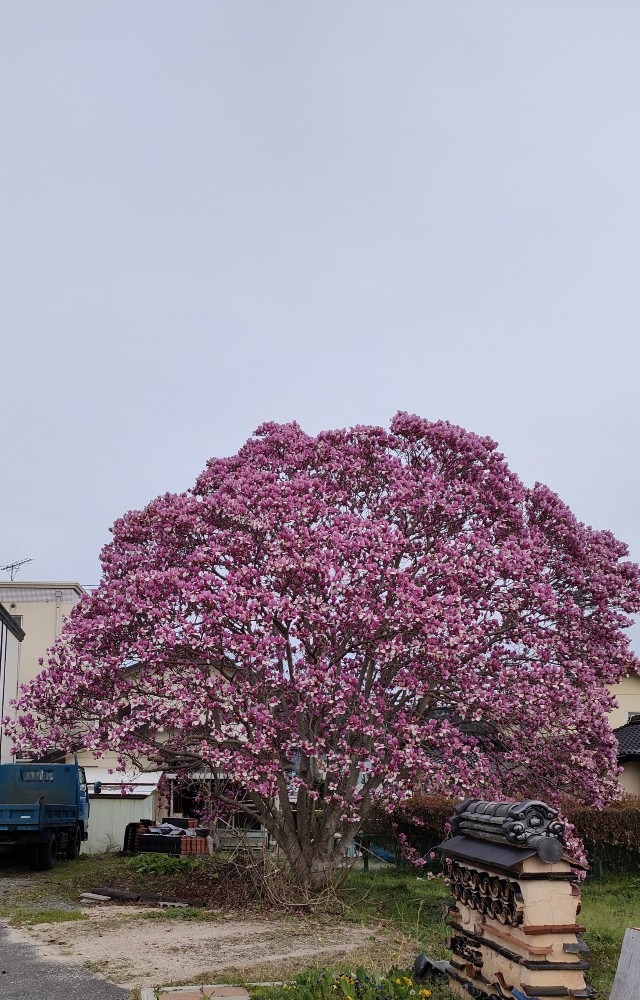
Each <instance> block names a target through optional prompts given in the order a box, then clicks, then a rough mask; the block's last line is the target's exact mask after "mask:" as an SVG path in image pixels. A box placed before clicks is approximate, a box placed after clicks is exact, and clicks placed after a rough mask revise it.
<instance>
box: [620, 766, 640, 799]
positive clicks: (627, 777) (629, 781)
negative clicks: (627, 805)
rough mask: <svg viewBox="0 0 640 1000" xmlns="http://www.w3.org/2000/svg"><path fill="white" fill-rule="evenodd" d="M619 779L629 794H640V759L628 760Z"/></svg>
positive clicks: (623, 788)
mask: <svg viewBox="0 0 640 1000" xmlns="http://www.w3.org/2000/svg"><path fill="white" fill-rule="evenodd" d="M618 781H619V782H620V785H621V787H622V790H623V792H626V794H627V795H640V760H628V761H627V762H626V763H625V764H623V770H622V774H621V775H620V777H619V778H618Z"/></svg>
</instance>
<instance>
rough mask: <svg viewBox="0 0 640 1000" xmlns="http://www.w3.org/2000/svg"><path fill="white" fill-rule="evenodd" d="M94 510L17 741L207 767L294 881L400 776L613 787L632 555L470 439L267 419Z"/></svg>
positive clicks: (511, 788) (432, 430)
mask: <svg viewBox="0 0 640 1000" xmlns="http://www.w3.org/2000/svg"><path fill="white" fill-rule="evenodd" d="M112 530H113V540H112V542H111V543H110V544H109V545H107V546H106V547H105V549H104V550H103V552H102V554H101V560H102V568H103V575H102V580H101V583H100V585H99V587H98V588H97V589H96V590H95V591H94V592H93V593H91V594H90V595H88V596H87V597H85V598H83V599H82V601H81V602H80V604H79V605H78V606H77V607H76V608H74V610H73V612H72V614H71V617H70V619H69V621H68V622H67V624H66V626H65V628H64V631H63V634H62V635H61V637H60V639H59V640H58V641H57V642H56V644H55V646H54V647H53V648H52V650H51V651H50V654H49V658H48V663H47V665H46V669H44V670H43V672H42V673H41V674H40V675H39V677H38V678H37V679H36V680H35V681H34V682H33V683H32V684H31V685H30V686H29V687H28V688H27V689H25V690H24V691H23V694H22V698H21V701H20V713H21V715H22V728H21V729H19V730H17V737H18V739H19V742H20V744H21V745H22V746H23V747H24V746H28V747H30V748H31V749H35V751H36V752H42V751H43V750H44V749H45V748H46V747H50V746H51V745H52V744H53V745H55V746H60V747H65V748H69V747H71V746H73V745H84V746H86V747H89V748H93V749H96V750H104V749H115V750H118V751H119V752H122V753H124V754H128V755H131V756H133V757H134V758H135V757H139V758H143V757H146V758H150V759H153V760H157V761H159V762H160V763H161V764H162V765H163V766H167V767H171V768H177V769H178V770H182V769H184V770H187V771H188V770H190V771H197V772H203V771H205V772H207V773H211V774H212V775H214V776H215V777H216V778H217V779H218V781H219V784H218V786H217V787H218V790H219V794H220V797H221V799H222V800H223V801H224V799H225V797H227V798H228V799H229V801H231V798H233V795H232V793H231V792H230V791H229V789H231V788H232V787H233V788H236V789H238V788H239V789H242V790H243V796H242V798H243V802H242V808H243V809H244V810H245V811H246V812H249V813H250V814H251V815H252V816H254V817H255V818H259V819H260V821H261V822H262V823H264V824H265V825H266V827H267V828H268V829H269V830H270V832H271V833H272V835H273V836H274V838H275V839H276V841H277V842H278V843H279V844H280V846H281V847H282V849H283V850H284V851H285V852H286V854H287V856H288V858H289V859H290V861H291V864H292V866H293V867H294V869H295V871H296V872H297V875H298V877H299V879H300V880H301V881H303V882H307V883H308V882H310V881H313V879H314V878H320V877H322V875H323V873H325V874H326V872H328V871H329V872H330V871H331V869H332V868H333V866H334V865H335V863H336V861H337V859H338V858H339V857H340V855H341V853H342V852H343V851H344V850H345V849H346V846H347V845H348V843H349V842H350V841H351V840H352V838H353V836H354V835H355V833H356V831H357V829H358V827H359V825H360V823H361V820H362V818H363V816H365V815H366V814H367V812H368V811H369V809H370V808H371V807H372V804H374V803H376V802H382V803H384V804H386V805H388V806H389V807H391V806H393V805H394V804H397V803H398V802H400V801H401V800H402V799H403V798H404V797H406V796H408V795H409V794H410V793H411V792H412V790H414V789H415V788H418V787H419V788H423V789H428V790H429V791H442V792H446V793H449V794H453V795H466V794H478V795H480V796H481V797H491V796H496V797H504V796H524V797H531V796H536V795H538V796H541V797H546V798H548V799H551V800H552V801H555V800H556V799H557V797H558V796H559V795H560V794H562V793H565V792H569V793H571V794H572V795H577V796H580V797H582V798H583V799H584V800H585V801H588V802H592V803H596V804H597V803H602V802H604V801H605V800H606V799H607V798H609V797H611V796H612V795H613V794H614V793H615V790H616V778H615V767H616V753H615V739H614V737H613V735H612V733H611V732H610V729H609V726H608V723H607V719H606V713H607V712H608V711H609V710H610V708H611V698H610V696H609V694H608V693H607V690H606V687H607V685H612V684H614V683H616V682H617V681H618V680H619V679H620V677H621V675H622V674H623V673H625V672H627V671H630V670H631V671H635V670H636V669H637V668H638V666H639V664H638V661H637V660H636V658H635V656H634V655H633V653H632V651H631V649H630V646H629V641H628V638H627V636H626V635H625V629H626V628H628V626H629V625H630V624H631V621H632V618H631V616H632V615H633V614H634V613H635V612H637V611H638V609H639V608H640V573H639V569H638V567H637V566H636V565H635V564H634V563H632V562H630V561H629V560H628V558H627V548H626V546H625V545H624V544H622V543H621V542H620V541H618V540H617V539H616V538H615V537H614V536H613V535H612V534H611V533H610V532H608V531H596V530H594V529H592V528H589V527H586V526H585V525H584V524H581V523H580V522H578V520H577V519H576V518H575V516H574V515H573V514H572V512H571V511H570V510H569V509H568V507H567V506H566V505H565V504H564V503H562V501H561V500H560V499H559V498H558V497H557V496H556V495H555V494H554V493H553V492H552V491H551V490H550V489H548V488H547V487H546V486H542V485H540V484H536V485H535V486H534V487H533V488H527V487H526V486H524V485H523V484H522V482H520V480H519V479H518V477H517V476H516V475H515V474H514V473H513V472H512V471H510V469H509V468H508V466H507V464H506V462H505V459H504V457H503V456H502V455H501V454H500V453H499V452H498V451H497V448H496V445H495V443H494V442H493V441H491V440H490V439H488V438H486V437H478V436H477V435H475V434H471V433H469V432H467V431H465V430H463V429H461V428H459V427H455V426H452V425H450V424H448V423H444V422H429V421H427V420H424V419H422V418H419V417H417V416H411V415H409V414H406V413H399V414H397V415H396V417H395V418H394V419H393V421H392V423H391V427H390V429H389V430H388V431H387V430H385V429H382V428H380V427H368V426H359V427H354V428H353V429H350V430H334V431H327V432H324V433H321V434H319V435H318V436H317V437H312V436H309V435H307V434H305V433H304V432H303V431H302V430H301V428H300V427H299V426H298V425H297V424H295V423H292V424H286V425H277V424H273V423H267V424H264V425H263V426H262V427H260V428H259V429H258V430H257V431H256V433H255V435H254V436H253V437H252V438H251V439H250V440H249V441H247V443H246V444H245V445H244V446H243V447H242V448H241V449H240V451H239V452H238V454H237V455H234V456H233V457H230V458H223V459H212V460H211V461H210V462H209V463H208V465H207V467H206V469H205V471H204V472H203V473H202V474H201V475H200V477H199V478H198V480H197V481H196V484H195V486H194V487H193V489H191V490H189V491H187V492H185V493H181V494H175V495H174V494H167V495H165V496H161V497H158V498H157V499H156V500H154V501H153V502H152V503H150V504H149V505H148V506H147V507H145V508H144V509H143V510H140V511H132V512H129V513H128V514H126V515H125V516H123V517H122V518H121V519H120V520H118V521H117V522H116V524H115V525H114V527H113V529H112ZM292 788H293V795H292V794H291V791H292ZM225 789H226V791H225ZM287 791H289V794H287ZM336 834H340V835H341V840H340V841H338V838H337V837H336Z"/></svg>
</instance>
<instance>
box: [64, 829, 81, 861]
mask: <svg viewBox="0 0 640 1000" xmlns="http://www.w3.org/2000/svg"><path fill="white" fill-rule="evenodd" d="M81 844H82V830H81V829H80V827H79V826H77V827H76V828H75V830H74V831H73V833H72V834H71V836H70V837H69V846H68V847H67V859H68V860H69V861H75V859H76V858H79V857H80V845H81Z"/></svg>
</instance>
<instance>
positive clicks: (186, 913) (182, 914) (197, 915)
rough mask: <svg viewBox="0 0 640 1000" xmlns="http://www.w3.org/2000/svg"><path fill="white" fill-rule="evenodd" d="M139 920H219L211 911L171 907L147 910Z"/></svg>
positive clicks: (140, 915)
mask: <svg viewBox="0 0 640 1000" xmlns="http://www.w3.org/2000/svg"><path fill="white" fill-rule="evenodd" d="M138 919H139V920H205V921H206V920H218V919H219V918H218V916H217V914H215V913H211V911H210V910H201V909H199V908H198V907H197V906H175V907H174V906H171V907H163V908H162V909H161V910H145V912H144V913H139V914H138Z"/></svg>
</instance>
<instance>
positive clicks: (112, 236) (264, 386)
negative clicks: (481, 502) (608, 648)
mask: <svg viewBox="0 0 640 1000" xmlns="http://www.w3.org/2000/svg"><path fill="white" fill-rule="evenodd" d="M639 50H640V5H638V4H636V3H633V2H631V0H628V2H616V0H599V2H589V0H576V2H562V0H548V2H544V0H534V2H530V3H529V2H526V0H518V2H517V3H514V2H513V0H502V2H499V0H496V2H489V0H469V2H462V0H461V2H456V0H442V2H435V0H418V2H410V0H387V2H384V3H381V2H376V0H362V2H359V0H336V2H331V0H317V2H312V0H308V2H300V0H288V2H278V0H260V2H259V0H253V2H250V0H232V2H221V0H206V2H197V0H174V2H161V0H154V2H153V3H151V2H147V3H144V2H142V0H137V2H136V0H127V2H124V0H121V2H109V0H99V2H98V0H77V2H65V0H55V2H51V0H42V2H30V0H19V2H18V0H13V2H11V0H5V3H4V4H3V5H2V6H1V7H0V136H1V138H0V150H1V152H0V233H1V236H0V242H1V254H2V260H1V262H0V289H1V292H0V308H1V312H2V319H1V323H2V326H1V329H2V347H3V350H2V390H3V407H2V411H3V435H2V460H3V461H2V469H3V473H4V475H3V487H2V490H1V492H0V513H1V519H0V565H2V564H3V563H5V562H8V561H10V560H14V559H20V558H23V557H27V556H30V557H32V558H33V559H34V562H33V563H32V565H31V566H29V567H26V568H25V570H23V572H22V573H21V576H20V578H21V579H27V578H31V579H74V580H79V581H80V582H82V583H95V582H96V581H97V579H98V575H99V569H98V553H99V550H100V548H101V546H102V544H103V543H104V542H105V541H106V540H107V539H108V537H109V536H108V531H107V529H108V527H109V526H110V524H111V523H112V522H113V520H114V519H115V518H116V517H117V516H119V515H120V514H121V513H123V512H124V511H125V510H128V509H130V508H133V507H140V506H142V505H143V504H145V503H146V502H147V501H148V500H150V499H151V498H152V497H154V496H156V495H157V494H159V493H163V492H165V491H167V490H171V491H175V490H182V489H185V488H187V487H189V486H190V485H191V484H192V483H193V481H194V478H195V476H196V475H197V473H198V472H199V471H200V470H201V469H202V468H203V466H204V464H205V461H206V460H207V458H209V457H210V456H212V455H226V454H231V453H233V452H235V451H236V450H237V448H238V447H239V446H240V445H241V444H242V442H243V441H244V440H245V439H246V438H247V437H248V436H249V435H250V434H251V432H252V431H253V430H254V428H255V427H256V426H257V425H258V424H259V423H261V422H262V421H264V420H268V419H274V420H279V421H286V420H291V419H296V420H298V421H299V422H300V423H301V424H302V426H303V427H304V428H305V429H306V430H307V431H309V432H317V431H318V430H321V429H323V428H328V427H336V426H344V425H348V424H353V423H382V424H388V421H389V419H390V417H391V416H392V415H393V413H394V412H395V411H396V410H398V409H406V410H409V411H412V412H417V413H420V414H422V415H423V416H426V417H429V418H431V419H437V418H446V419H448V420H451V421H454V422H456V423H460V424H462V425H463V426H465V427H468V428H469V429H471V430H474V431H477V432H479V433H483V434H490V435H491V436H492V437H494V438H495V439H496V440H497V441H498V442H499V444H500V446H501V449H502V450H503V451H504V452H505V453H506V455H507V457H508V459H509V462H510V464H511V466H512V467H513V468H514V469H515V470H516V471H517V472H518V473H519V474H520V475H521V476H522V478H523V479H524V480H525V481H526V482H527V483H533V482H534V481H535V480H541V481H543V482H547V483H548V484H549V485H550V486H551V487H552V488H553V489H555V490H557V491H558V492H559V493H560V495H561V496H562V497H563V498H564V499H565V500H566V501H567V502H568V503H569V504H570V505H571V506H572V507H573V509H574V510H575V511H576V513H577V514H578V516H579V517H580V518H581V519H583V520H585V521H587V522H588V523H591V524H594V525H596V526H597V527H607V528H611V529H612V530H613V531H614V532H615V533H616V534H617V535H619V536H620V537H621V538H623V539H625V540H626V541H627V542H628V543H629V544H630V546H631V552H632V555H633V556H634V557H635V558H636V559H640V522H639V520H638V517H637V508H638V493H639V479H640V469H639V467H638V461H637V441H638V438H639V436H640V434H639V432H640V412H639V409H638V403H637V383H638V373H637V369H638V363H639V361H640V343H639V338H638V314H639V304H640V284H639V282H638V273H637V272H638V265H639V262H640V219H639V216H640V135H639V130H638V121H639V95H640V59H639V58H638V52H639Z"/></svg>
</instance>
